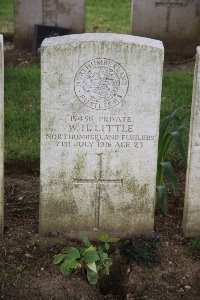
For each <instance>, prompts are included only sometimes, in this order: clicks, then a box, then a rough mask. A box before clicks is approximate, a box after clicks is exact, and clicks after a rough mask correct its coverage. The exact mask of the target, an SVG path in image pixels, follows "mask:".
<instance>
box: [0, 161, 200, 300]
mask: <svg viewBox="0 0 200 300" xmlns="http://www.w3.org/2000/svg"><path fill="white" fill-rule="evenodd" d="M31 166H32V167H31V168H30V165H29V168H26V167H24V168H21V167H19V164H15V165H14V166H12V165H11V164H7V165H6V176H5V234H4V235H3V237H2V238H1V239H0V246H1V247H0V287H1V299H9V300H12V299H13V300H14V299H15V300H16V299H63V300H64V299H77V300H80V299H88V300H90V299H96V300H98V299H127V300H130V299H149V300H150V299H155V300H159V299H162V300H163V299H166V300H173V299H174V300H175V299H182V300H188V299H192V300H193V299H194V300H198V299H200V285H199V282H200V251H199V250H194V249H192V247H191V245H190V243H189V240H187V239H185V238H184V236H183V233H182V230H181V222H182V213H183V198H184V185H185V170H183V169H182V168H180V166H177V168H178V170H177V172H178V178H179V185H180V188H181V189H180V193H179V197H178V198H177V199H174V198H173V197H172V195H171V194H170V193H169V215H168V216H163V215H162V214H161V213H160V212H159V210H158V209H157V211H156V216H155V234H154V235H153V237H148V239H150V240H149V241H150V242H149V243H150V245H151V239H153V240H155V237H156V240H158V241H159V247H158V249H157V250H156V252H155V255H156V258H157V259H156V260H155V262H154V260H153V263H151V264H146V263H145V261H144V260H143V261H142V260H138V259H135V260H130V259H127V258H126V257H124V256H122V255H121V252H120V247H118V248H117V249H116V250H115V251H113V253H112V259H113V266H112V269H111V274H110V276H109V277H106V278H104V279H102V280H101V281H100V283H99V285H97V286H92V285H89V284H88V283H87V281H86V278H85V276H84V275H83V274H81V273H79V274H73V275H72V276H70V277H63V275H61V274H60V272H59V269H58V268H57V267H55V266H53V264H52V260H53V256H54V255H55V254H56V253H58V252H59V251H60V250H61V249H63V248H64V247H66V246H71V245H76V243H75V242H72V241H70V240H66V239H65V238H63V237H62V236H56V237H53V238H50V237H45V238H44V237H41V236H39V235H38V216H39V175H38V169H37V166H38V163H36V164H34V163H32V165H31ZM25 170H26V172H24V171H25ZM143 252H144V251H143ZM139 255H140V254H139ZM137 257H138V254H137ZM141 262H142V263H141Z"/></svg>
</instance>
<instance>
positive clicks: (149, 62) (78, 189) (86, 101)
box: [40, 34, 164, 238]
mask: <svg viewBox="0 0 200 300" xmlns="http://www.w3.org/2000/svg"><path fill="white" fill-rule="evenodd" d="M163 53H164V50H163V46H162V43H161V42H160V41H154V40H150V39H144V38H138V37H133V36H128V35H127V36H126V35H117V34H83V35H71V36H67V37H57V38H49V39H46V40H45V41H44V42H43V44H42V46H41V55H42V58H41V67H42V103H41V199H40V232H41V233H48V232H52V231H54V232H55V231H60V232H63V233H65V234H66V235H68V236H69V237H72V238H78V237H80V236H79V235H80V231H81V230H84V231H87V232H88V233H89V235H90V236H91V235H92V233H93V232H94V231H95V230H98V229H100V230H102V231H105V232H108V233H110V234H114V235H118V236H120V237H122V236H131V235H133V234H135V235H139V234H145V233H149V232H152V230H153V225H154V206H155V188H156V164H157V143H158V131H159V116H160V99H161V85H162V66H163Z"/></svg>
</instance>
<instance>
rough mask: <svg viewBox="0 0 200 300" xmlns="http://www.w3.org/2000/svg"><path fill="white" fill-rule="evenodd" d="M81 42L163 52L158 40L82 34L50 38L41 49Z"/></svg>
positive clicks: (110, 34)
mask: <svg viewBox="0 0 200 300" xmlns="http://www.w3.org/2000/svg"><path fill="white" fill-rule="evenodd" d="M82 42H110V43H115V42H118V43H120V42H121V43H126V44H135V45H140V46H146V47H150V48H156V49H160V50H162V51H164V47H163V43H162V42H161V41H159V40H153V39H149V38H143V37H139V36H132V35H126V34H117V33H83V34H72V35H67V36H61V37H51V38H47V39H45V40H44V41H43V43H42V45H41V49H42V48H44V47H54V46H62V45H66V44H68V43H82Z"/></svg>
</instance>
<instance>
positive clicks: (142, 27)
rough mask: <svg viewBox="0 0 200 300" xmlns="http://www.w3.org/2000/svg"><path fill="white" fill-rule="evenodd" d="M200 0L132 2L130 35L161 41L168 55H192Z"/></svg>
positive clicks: (199, 28)
mask: <svg viewBox="0 0 200 300" xmlns="http://www.w3.org/2000/svg"><path fill="white" fill-rule="evenodd" d="M199 23H200V3H199V0H132V34H134V35H139V36H144V37H149V38H155V39H159V40H162V41H163V42H164V45H165V49H166V51H167V52H169V53H174V54H178V55H182V56H190V55H194V54H195V50H196V47H197V45H199V43H198V42H199V39H200V26H199Z"/></svg>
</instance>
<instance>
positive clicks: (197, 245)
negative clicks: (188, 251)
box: [192, 236, 200, 249]
mask: <svg viewBox="0 0 200 300" xmlns="http://www.w3.org/2000/svg"><path fill="white" fill-rule="evenodd" d="M192 248H194V249H200V236H197V237H196V238H194V239H193V240H192Z"/></svg>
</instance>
